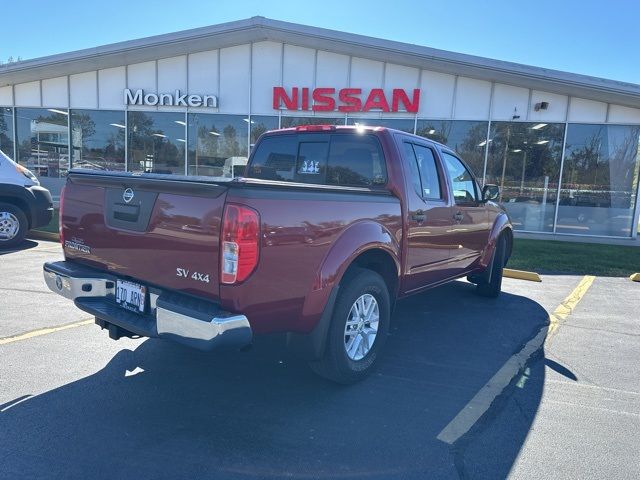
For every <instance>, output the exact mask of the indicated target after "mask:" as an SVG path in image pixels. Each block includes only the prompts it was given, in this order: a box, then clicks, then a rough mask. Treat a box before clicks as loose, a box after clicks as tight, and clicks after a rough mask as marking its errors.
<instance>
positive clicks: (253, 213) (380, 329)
mask: <svg viewBox="0 0 640 480" xmlns="http://www.w3.org/2000/svg"><path fill="white" fill-rule="evenodd" d="M497 196H498V191H497V187H496V186H494V185H486V186H485V187H484V188H483V190H482V191H480V190H479V187H478V183H477V182H476V179H475V177H474V175H473V173H472V172H471V170H470V169H469V168H468V167H467V166H466V165H465V163H464V162H463V161H462V160H461V159H460V158H459V157H458V156H457V155H456V154H455V152H453V151H452V150H451V149H449V148H447V147H446V146H444V145H440V144H437V143H434V142H431V141H429V140H427V139H424V138H421V137H417V136H414V135H410V134H407V133H404V132H400V131H395V130H391V129H387V128H381V127H376V128H371V127H333V126H326V125H313V126H303V127H297V128H291V129H284V130H277V131H272V132H268V133H266V134H264V135H263V136H262V137H261V138H260V139H259V140H258V142H257V144H256V146H255V148H254V149H253V151H252V153H251V156H250V159H249V162H248V164H247V167H246V172H245V177H244V178H237V179H234V180H220V179H212V178H211V177H187V176H175V175H162V174H154V173H143V174H133V173H104V172H96V171H86V170H85V171H81V170H72V171H71V172H70V173H69V175H68V178H67V183H66V187H65V189H64V191H63V194H62V198H61V207H60V219H61V222H60V241H61V243H62V245H63V249H64V255H65V261H62V262H52V263H46V264H45V265H44V277H45V280H46V283H47V285H48V286H49V288H50V289H51V290H53V291H54V292H56V293H59V294H61V295H63V296H65V297H67V298H70V299H72V300H73V301H74V302H75V304H76V305H77V306H78V308H80V309H82V310H84V311H86V312H88V313H90V314H92V315H94V316H95V318H96V323H97V324H98V325H99V326H100V327H102V328H106V329H108V331H109V335H110V337H111V338H113V339H118V338H120V337H122V336H144V337H160V338H166V339H171V340H175V341H178V342H181V343H184V344H187V345H190V346H193V347H197V348H201V349H212V348H217V347H220V346H233V347H243V346H246V345H249V344H250V343H251V341H252V337H253V335H254V334H263V333H275V332H286V334H287V344H288V346H289V347H290V348H291V349H292V350H294V351H295V352H297V353H298V354H299V355H301V356H302V357H303V358H304V359H306V360H308V361H310V365H311V366H312V368H313V369H314V370H315V371H316V372H318V373H320V374H321V375H323V376H325V377H327V378H330V379H333V380H335V381H337V382H341V383H350V382H354V381H357V380H359V379H361V378H362V377H364V376H365V375H366V374H367V373H368V372H369V371H370V370H371V369H372V367H373V365H374V363H375V361H376V359H377V357H378V356H379V352H380V349H381V348H382V346H383V344H384V340H385V337H386V335H387V333H388V331H389V322H390V320H391V312H392V310H393V306H394V303H395V301H396V299H398V298H401V297H404V296H407V295H411V294H414V293H418V292H421V291H424V290H425V289H427V288H431V287H435V286H437V285H440V284H442V283H445V282H448V281H451V280H454V279H456V278H460V277H465V276H466V277H467V278H468V279H469V280H470V281H471V282H473V283H476V284H477V291H478V293H480V294H482V295H485V296H496V295H498V294H499V292H500V288H501V282H502V269H503V267H504V265H505V264H506V262H507V260H508V258H509V255H510V253H511V248H512V243H513V234H512V226H511V223H510V221H509V218H508V216H507V214H506V212H505V210H504V209H503V208H501V207H500V206H499V205H497V204H496V203H493V201H492V200H495V199H496V198H497Z"/></svg>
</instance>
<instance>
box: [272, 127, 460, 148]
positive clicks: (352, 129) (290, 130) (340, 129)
mask: <svg viewBox="0 0 640 480" xmlns="http://www.w3.org/2000/svg"><path fill="white" fill-rule="evenodd" d="M384 131H388V132H389V133H401V134H403V135H408V136H410V137H415V138H419V139H420V140H422V141H425V140H426V141H427V142H430V143H432V144H434V145H438V146H440V147H442V148H445V149H447V150H451V148H450V147H447V146H446V145H445V144H443V143H440V142H436V141H435V140H431V139H430V138H426V137H421V136H419V135H415V134H413V133H409V132H405V131H404V130H397V129H395V128H389V127H384V126H376V125H330V124H326V125H322V124H319V125H299V126H297V127H288V128H280V129H275V130H269V131H267V132H265V133H264V134H263V135H265V136H267V135H268V136H271V135H278V134H281V133H315V132H324V133H327V132H344V133H348V132H354V133H364V132H375V133H377V132H384Z"/></svg>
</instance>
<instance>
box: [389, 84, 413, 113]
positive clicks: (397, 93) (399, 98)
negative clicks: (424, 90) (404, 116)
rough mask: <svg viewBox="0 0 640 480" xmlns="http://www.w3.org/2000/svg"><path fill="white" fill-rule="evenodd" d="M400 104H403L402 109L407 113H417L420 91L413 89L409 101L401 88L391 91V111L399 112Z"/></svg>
mask: <svg viewBox="0 0 640 480" xmlns="http://www.w3.org/2000/svg"><path fill="white" fill-rule="evenodd" d="M400 102H402V103H403V104H404V108H405V110H406V111H407V112H409V113H418V106H419V105H420V89H419V88H414V89H413V99H412V100H411V101H410V100H409V96H408V95H407V92H405V91H404V90H402V89H401V88H394V89H393V99H392V100H391V111H392V112H398V111H400V109H399V107H400Z"/></svg>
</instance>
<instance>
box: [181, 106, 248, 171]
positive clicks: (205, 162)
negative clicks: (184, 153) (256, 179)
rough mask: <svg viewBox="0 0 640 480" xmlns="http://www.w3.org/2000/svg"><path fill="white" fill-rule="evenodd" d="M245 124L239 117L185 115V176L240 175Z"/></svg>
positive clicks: (244, 158)
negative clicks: (187, 117) (187, 156)
mask: <svg viewBox="0 0 640 480" xmlns="http://www.w3.org/2000/svg"><path fill="white" fill-rule="evenodd" d="M249 121H250V120H249V118H248V117H246V116H243V115H215V114H206V113H192V114H189V154H188V155H189V175H209V176H213V177H227V178H233V177H236V176H239V175H242V174H244V168H245V166H246V165H247V156H248V155H247V150H248V144H249ZM254 122H255V120H254Z"/></svg>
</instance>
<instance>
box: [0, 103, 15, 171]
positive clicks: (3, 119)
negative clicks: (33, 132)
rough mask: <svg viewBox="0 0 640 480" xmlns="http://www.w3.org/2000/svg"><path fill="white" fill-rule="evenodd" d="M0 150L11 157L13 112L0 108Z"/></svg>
mask: <svg viewBox="0 0 640 480" xmlns="http://www.w3.org/2000/svg"><path fill="white" fill-rule="evenodd" d="M0 150H2V151H3V152H4V154H5V155H7V156H8V157H10V158H12V159H13V153H14V152H13V112H12V111H11V109H10V108H5V107H2V108H0Z"/></svg>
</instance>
